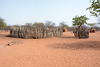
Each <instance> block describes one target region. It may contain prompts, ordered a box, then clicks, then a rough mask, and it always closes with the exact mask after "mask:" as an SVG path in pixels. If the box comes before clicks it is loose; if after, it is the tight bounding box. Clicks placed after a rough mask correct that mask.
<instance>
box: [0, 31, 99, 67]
mask: <svg viewBox="0 0 100 67" xmlns="http://www.w3.org/2000/svg"><path fill="white" fill-rule="evenodd" d="M7 35H9V32H0V67H100V32H96V33H90V38H88V39H76V38H74V35H73V33H72V32H66V33H63V36H61V37H54V38H46V39H20V38H11V37H8V36H7ZM13 40H15V41H22V42H23V44H15V45H12V46H5V45H6V44H7V43H8V42H11V41H13Z"/></svg>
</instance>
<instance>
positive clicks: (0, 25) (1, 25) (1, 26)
mask: <svg viewBox="0 0 100 67" xmlns="http://www.w3.org/2000/svg"><path fill="white" fill-rule="evenodd" d="M6 27H7V25H6V23H5V22H4V20H3V19H2V18H0V29H6Z"/></svg>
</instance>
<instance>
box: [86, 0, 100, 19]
mask: <svg viewBox="0 0 100 67" xmlns="http://www.w3.org/2000/svg"><path fill="white" fill-rule="evenodd" d="M86 10H90V13H91V14H92V15H93V16H96V17H98V16H100V0H93V1H92V3H91V6H90V7H88V8H87V9H86Z"/></svg>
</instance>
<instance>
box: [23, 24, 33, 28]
mask: <svg viewBox="0 0 100 67" xmlns="http://www.w3.org/2000/svg"><path fill="white" fill-rule="evenodd" d="M32 25H33V24H32V23H26V24H25V26H26V27H28V28H30V27H32Z"/></svg>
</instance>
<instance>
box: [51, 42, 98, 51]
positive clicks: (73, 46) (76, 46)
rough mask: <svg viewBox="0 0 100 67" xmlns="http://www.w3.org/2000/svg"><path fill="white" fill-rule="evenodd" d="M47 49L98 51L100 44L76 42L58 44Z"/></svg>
mask: <svg viewBox="0 0 100 67" xmlns="http://www.w3.org/2000/svg"><path fill="white" fill-rule="evenodd" d="M49 47H52V48H55V49H71V50H79V49H82V50H83V49H94V50H100V42H99V41H88V42H78V43H71V44H66V43H58V44H52V45H49Z"/></svg>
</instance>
